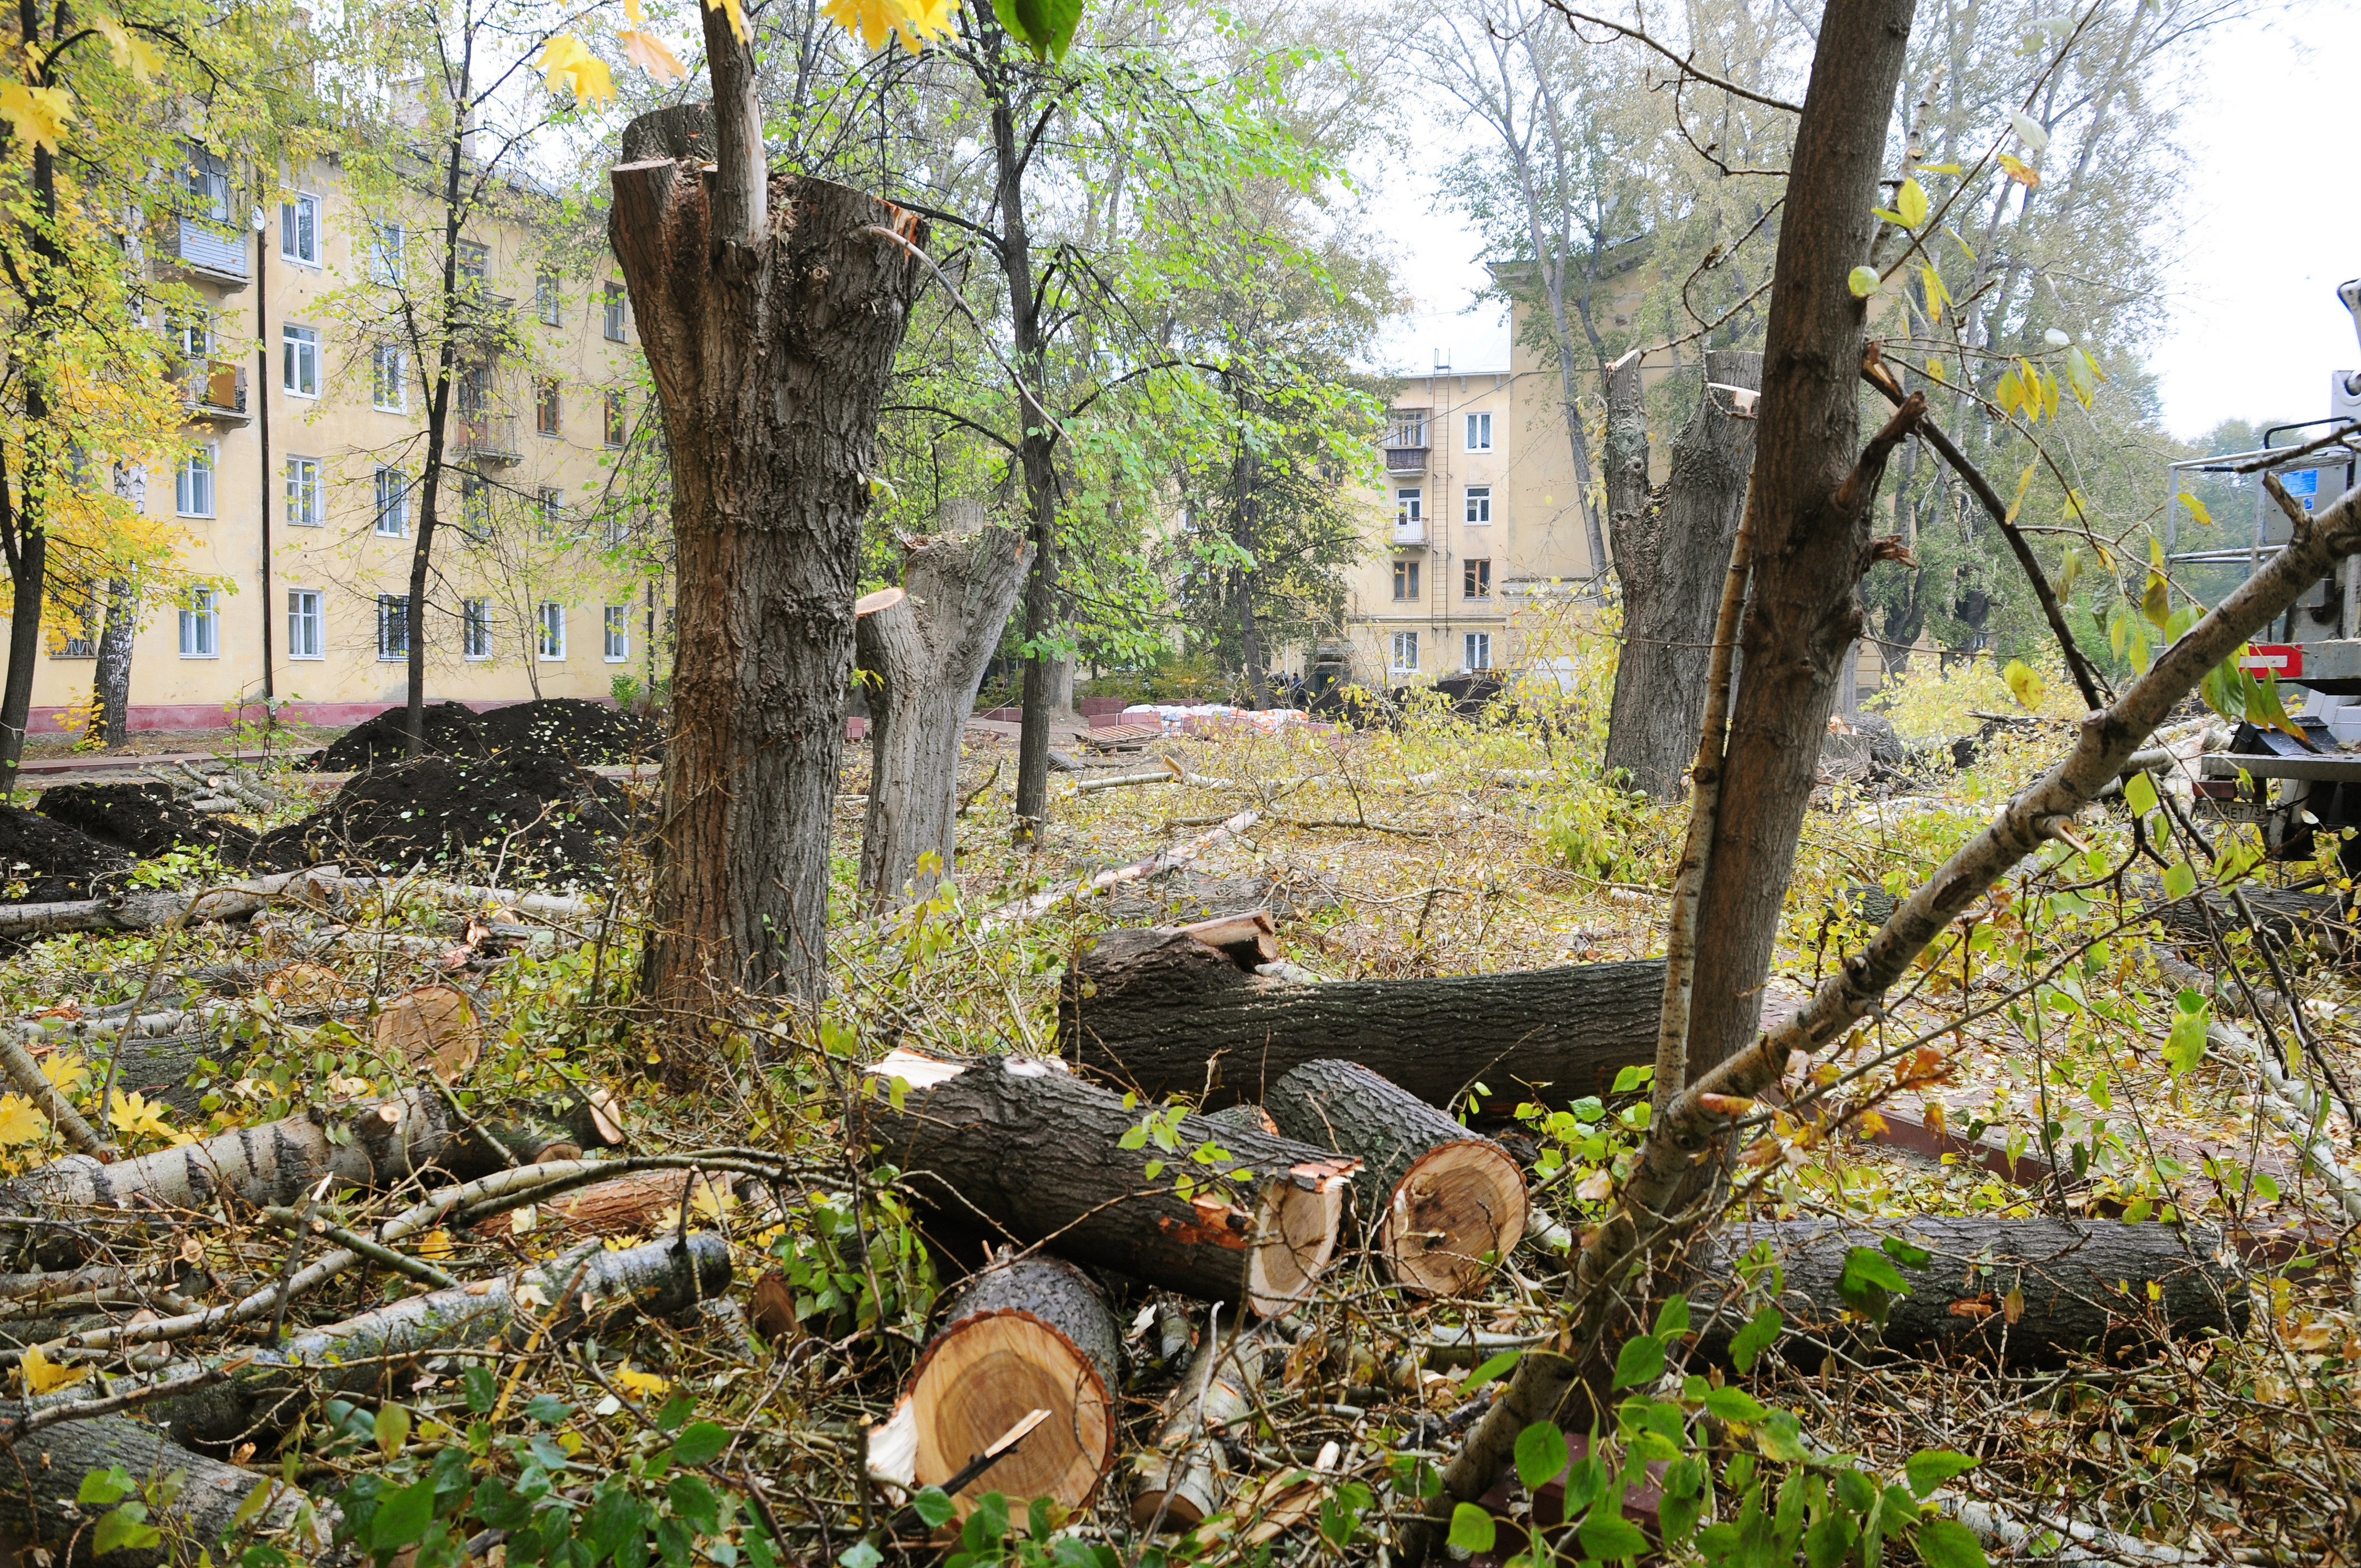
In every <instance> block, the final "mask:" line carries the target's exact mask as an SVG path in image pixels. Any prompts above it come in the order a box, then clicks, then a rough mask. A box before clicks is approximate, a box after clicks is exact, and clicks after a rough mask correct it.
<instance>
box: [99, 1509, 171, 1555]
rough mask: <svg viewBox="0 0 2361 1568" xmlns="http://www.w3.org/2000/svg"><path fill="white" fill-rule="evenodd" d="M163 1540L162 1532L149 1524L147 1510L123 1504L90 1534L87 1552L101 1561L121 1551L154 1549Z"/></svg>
mask: <svg viewBox="0 0 2361 1568" xmlns="http://www.w3.org/2000/svg"><path fill="white" fill-rule="evenodd" d="M163 1539H164V1532H163V1531H162V1530H158V1529H157V1528H156V1527H155V1526H154V1525H152V1524H149V1523H148V1510H147V1509H146V1508H143V1507H142V1506H140V1505H139V1504H137V1503H126V1504H124V1505H123V1506H122V1507H121V1508H116V1509H115V1511H114V1512H112V1513H110V1514H108V1515H106V1516H105V1517H104V1518H103V1519H100V1520H99V1521H98V1528H97V1529H96V1530H93V1531H91V1532H90V1550H91V1555H92V1556H93V1557H104V1556H105V1555H106V1554H107V1553H108V1552H114V1551H116V1550H118V1549H121V1548H126V1547H127V1548H130V1549H133V1550H135V1551H136V1550H137V1549H140V1548H143V1547H149V1546H153V1545H155V1544H156V1543H157V1542H158V1541H162V1540H163Z"/></svg>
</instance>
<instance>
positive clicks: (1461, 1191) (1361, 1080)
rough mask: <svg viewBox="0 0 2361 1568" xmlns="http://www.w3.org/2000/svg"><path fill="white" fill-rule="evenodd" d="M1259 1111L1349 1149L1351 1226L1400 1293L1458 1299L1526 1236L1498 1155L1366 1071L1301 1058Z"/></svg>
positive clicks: (1514, 1184)
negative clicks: (1353, 1168) (1354, 1170)
mask: <svg viewBox="0 0 2361 1568" xmlns="http://www.w3.org/2000/svg"><path fill="white" fill-rule="evenodd" d="M1263 1109H1264V1110H1265V1111H1266V1112H1267V1113H1269V1116H1270V1119H1271V1121H1272V1122H1273V1123H1274V1124H1277V1125H1278V1127H1279V1131H1280V1132H1281V1133H1284V1134H1285V1135H1287V1136H1289V1137H1290V1138H1293V1139H1295V1140H1296V1141H1298V1142H1299V1143H1306V1144H1312V1145H1314V1146H1319V1147H1322V1148H1332V1149H1335V1150H1338V1151H1339V1152H1341V1153H1345V1154H1351V1155H1358V1156H1359V1157H1360V1158H1361V1170H1360V1174H1359V1175H1357V1176H1356V1177H1354V1178H1353V1197H1354V1201H1355V1203H1356V1206H1357V1207H1358V1209H1359V1219H1360V1223H1361V1225H1362V1227H1363V1229H1364V1231H1365V1232H1368V1233H1373V1234H1370V1236H1369V1241H1370V1245H1371V1246H1372V1247H1373V1248H1375V1250H1376V1251H1377V1254H1378V1256H1380V1257H1382V1258H1383V1259H1385V1264H1386V1269H1387V1272H1389V1274H1391V1275H1392V1276H1393V1278H1394V1282H1395V1283H1396V1284H1398V1285H1400V1286H1402V1287H1403V1288H1406V1289H1411V1290H1415V1291H1418V1292H1421V1293H1422V1294H1426V1295H1433V1296H1459V1295H1465V1294H1466V1292H1467V1291H1468V1290H1469V1289H1470V1288H1473V1287H1474V1286H1475V1285H1476V1283H1477V1281H1478V1280H1480V1279H1482V1278H1483V1277H1484V1276H1485V1275H1486V1274H1488V1273H1489V1272H1490V1271H1491V1268H1492V1266H1493V1265H1494V1264H1497V1263H1498V1262H1499V1260H1500V1259H1502V1258H1504V1257H1506V1256H1508V1255H1509V1253H1510V1250H1511V1249H1513V1248H1514V1247H1515V1246H1516V1245H1517V1242H1518V1239H1519V1238H1520V1237H1521V1236H1522V1235H1523V1234H1525V1176H1524V1172H1522V1171H1521V1170H1519V1169H1518V1168H1517V1162H1516V1161H1515V1160H1514V1159H1512V1158H1510V1156H1509V1151H1508V1150H1506V1149H1504V1148H1502V1147H1501V1146H1499V1145H1498V1144H1496V1143H1494V1142H1493V1141H1492V1140H1491V1139H1489V1138H1481V1137H1477V1136H1476V1135H1473V1134H1471V1133H1470V1132H1468V1130H1467V1129H1466V1128H1465V1127H1463V1126H1461V1125H1460V1124H1458V1123H1456V1122H1455V1121H1453V1120H1452V1119H1451V1118H1450V1117H1448V1116H1446V1115H1444V1113H1442V1112H1440V1111H1437V1110H1436V1109H1434V1107H1433V1106H1432V1105H1429V1104H1428V1103H1427V1102H1425V1101H1423V1100H1421V1099H1419V1098H1418V1097H1417V1096H1416V1095H1414V1094H1411V1093H1410V1092H1408V1091H1405V1090H1403V1089H1401V1088H1400V1087H1398V1086H1397V1085H1394V1084H1391V1083H1389V1082H1387V1081H1386V1080H1384V1079H1382V1078H1379V1077H1378V1075H1377V1074H1376V1073H1374V1072H1371V1071H1370V1070H1369V1069H1367V1068H1365V1067H1360V1066H1357V1065H1356V1064H1355V1063H1352V1062H1348V1061H1335V1060H1333V1059H1332V1060H1324V1061H1309V1062H1305V1063H1304V1064H1303V1065H1302V1066H1301V1067H1299V1068H1297V1069H1294V1070H1292V1071H1290V1073H1288V1074H1287V1076H1285V1077H1284V1078H1281V1079H1280V1080H1279V1081H1278V1082H1277V1083H1274V1084H1272V1085H1271V1086H1270V1093H1269V1094H1268V1096H1267V1097H1266V1098H1265V1099H1264V1101H1263Z"/></svg>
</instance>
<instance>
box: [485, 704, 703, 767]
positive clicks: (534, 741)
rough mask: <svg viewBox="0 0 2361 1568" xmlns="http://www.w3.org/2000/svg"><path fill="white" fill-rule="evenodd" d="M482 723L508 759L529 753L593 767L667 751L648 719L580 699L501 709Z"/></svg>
mask: <svg viewBox="0 0 2361 1568" xmlns="http://www.w3.org/2000/svg"><path fill="white" fill-rule="evenodd" d="M480 722H481V724H482V726H483V735H484V740H485V743H486V744H487V745H489V747H490V748H491V749H492V750H493V751H496V752H498V753H499V754H500V755H501V756H503V757H506V756H511V755H513V754H516V753H518V752H527V751H529V752H533V753H534V754H536V755H539V756H544V757H554V758H557V759H559V760H561V761H564V762H572V763H574V764H576V765H577V766H578V767H585V768H590V767H597V766H598V765H600V764H601V763H608V762H641V761H642V760H646V759H652V758H653V757H655V756H657V755H659V754H660V752H661V751H662V749H663V740H662V737H661V736H659V735H658V734H657V733H656V732H655V728H654V726H653V725H651V724H649V723H648V721H647V720H646V719H644V718H640V717H639V716H638V715H636V714H630V713H625V712H624V711H622V709H620V708H618V707H609V706H608V705H607V704H605V703H603V702H588V701H585V700H584V699H583V698H581V697H578V696H551V697H543V698H542V699H541V700H540V701H538V702H521V703H518V704H516V705H515V706H514V707H496V708H494V709H492V710H491V711H490V712H489V713H487V714H485V715H484V716H483V718H482V719H481V720H480Z"/></svg>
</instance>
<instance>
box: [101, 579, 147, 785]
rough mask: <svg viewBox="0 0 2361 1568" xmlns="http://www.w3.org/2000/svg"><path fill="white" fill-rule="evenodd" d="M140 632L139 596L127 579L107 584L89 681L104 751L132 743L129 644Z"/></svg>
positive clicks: (114, 580) (110, 581) (112, 580)
mask: <svg viewBox="0 0 2361 1568" xmlns="http://www.w3.org/2000/svg"><path fill="white" fill-rule="evenodd" d="M138 630H139V595H138V591H137V589H136V588H134V587H132V585H131V579H130V578H128V577H115V578H112V579H110V580H109V581H108V583H107V585H106V625H105V626H104V629H102V630H100V632H99V634H98V665H97V669H96V671H95V673H94V674H93V680H92V683H91V684H92V685H93V687H94V688H95V691H96V695H97V697H98V724H99V731H100V733H101V734H103V735H104V737H105V738H106V746H107V750H109V751H113V750H115V748H117V747H120V746H126V745H129V744H130V742H131V645H132V642H133V641H134V639H135V636H136V634H137V631H138Z"/></svg>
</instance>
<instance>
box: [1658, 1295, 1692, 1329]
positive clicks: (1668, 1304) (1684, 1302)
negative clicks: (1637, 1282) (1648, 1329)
mask: <svg viewBox="0 0 2361 1568" xmlns="http://www.w3.org/2000/svg"><path fill="white" fill-rule="evenodd" d="M1653 1332H1654V1333H1655V1336H1656V1337H1657V1338H1658V1339H1661V1340H1675V1339H1678V1338H1680V1337H1681V1336H1682V1335H1683V1334H1685V1333H1686V1332H1689V1299H1688V1298H1687V1297H1686V1296H1667V1297H1665V1298H1664V1305H1663V1306H1661V1307H1659V1308H1657V1309H1656V1327H1655V1329H1654V1331H1653Z"/></svg>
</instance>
